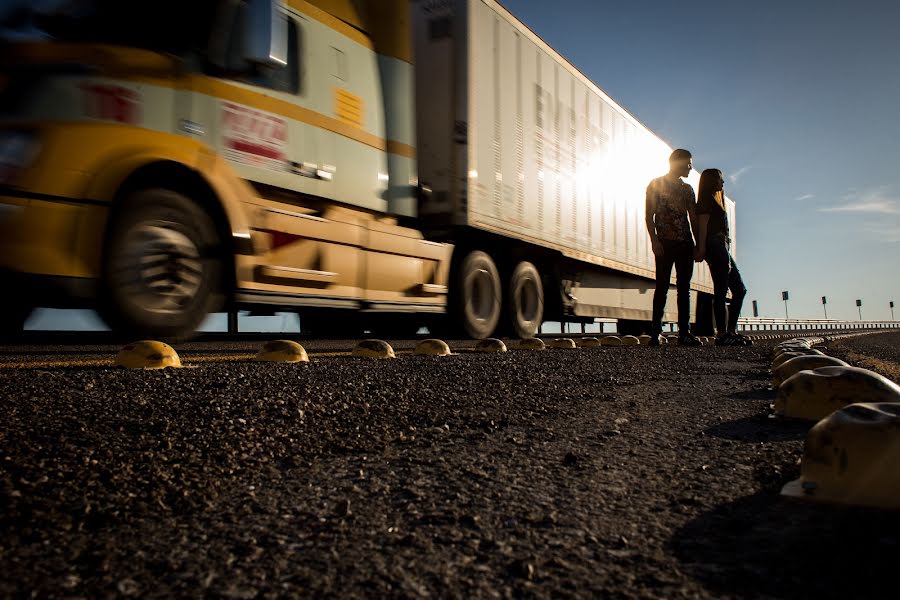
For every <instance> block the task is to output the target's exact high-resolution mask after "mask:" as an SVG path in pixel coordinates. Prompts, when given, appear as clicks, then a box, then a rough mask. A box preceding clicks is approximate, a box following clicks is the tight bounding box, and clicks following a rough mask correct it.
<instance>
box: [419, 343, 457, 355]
mask: <svg viewBox="0 0 900 600" xmlns="http://www.w3.org/2000/svg"><path fill="white" fill-rule="evenodd" d="M414 354H415V355H416V356H450V354H451V352H450V346H448V345H447V342H445V341H443V340H422V341H421V342H419V343H418V344H416V350H415V352H414Z"/></svg>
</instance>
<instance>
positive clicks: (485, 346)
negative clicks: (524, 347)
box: [475, 338, 507, 353]
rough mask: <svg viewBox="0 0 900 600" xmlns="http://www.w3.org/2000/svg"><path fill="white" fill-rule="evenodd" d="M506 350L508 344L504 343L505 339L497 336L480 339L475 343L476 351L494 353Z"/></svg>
mask: <svg viewBox="0 0 900 600" xmlns="http://www.w3.org/2000/svg"><path fill="white" fill-rule="evenodd" d="M506 351H507V349H506V344H504V343H503V340H498V339H496V338H487V339H485V340H481V341H479V342H478V343H477V344H476V345H475V352H484V353H494V352H506Z"/></svg>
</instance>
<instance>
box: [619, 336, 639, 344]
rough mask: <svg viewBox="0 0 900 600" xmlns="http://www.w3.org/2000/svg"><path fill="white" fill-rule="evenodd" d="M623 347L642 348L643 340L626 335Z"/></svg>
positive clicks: (623, 339)
mask: <svg viewBox="0 0 900 600" xmlns="http://www.w3.org/2000/svg"><path fill="white" fill-rule="evenodd" d="M622 345H623V346H640V345H641V340H639V339H638V338H637V337H635V336H633V335H626V336H625V337H623V338H622Z"/></svg>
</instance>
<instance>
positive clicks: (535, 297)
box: [506, 261, 544, 339]
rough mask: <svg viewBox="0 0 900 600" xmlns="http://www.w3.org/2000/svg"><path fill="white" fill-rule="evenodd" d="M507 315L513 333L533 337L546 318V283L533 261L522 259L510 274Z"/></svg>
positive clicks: (520, 336) (522, 336)
mask: <svg viewBox="0 0 900 600" xmlns="http://www.w3.org/2000/svg"><path fill="white" fill-rule="evenodd" d="M507 289H508V291H507V295H506V316H507V320H508V326H509V328H510V332H511V333H512V335H514V336H516V337H518V338H522V339H526V338H532V337H534V336H535V334H536V333H537V332H538V329H540V327H541V322H542V321H543V319H544V284H543V282H542V281H541V274H540V272H539V271H538V270H537V267H535V266H534V265H533V264H532V263H530V262H527V261H522V262H520V263H519V264H517V265H516V268H515V269H513V271H512V273H511V274H510V276H509V286H508V288H507Z"/></svg>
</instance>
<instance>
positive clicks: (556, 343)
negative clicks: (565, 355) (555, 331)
mask: <svg viewBox="0 0 900 600" xmlns="http://www.w3.org/2000/svg"><path fill="white" fill-rule="evenodd" d="M547 347H548V348H561V349H572V348H575V347H576V346H575V340H573V339H572V338H556V339H555V340H551V341H550V343H549V344H547Z"/></svg>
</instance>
